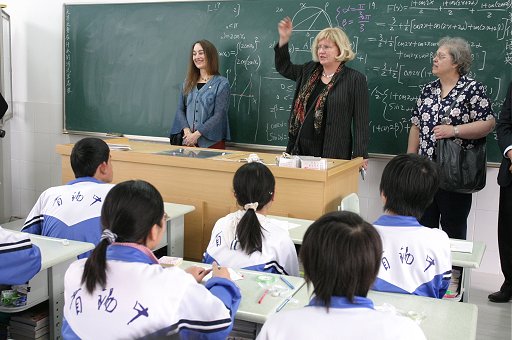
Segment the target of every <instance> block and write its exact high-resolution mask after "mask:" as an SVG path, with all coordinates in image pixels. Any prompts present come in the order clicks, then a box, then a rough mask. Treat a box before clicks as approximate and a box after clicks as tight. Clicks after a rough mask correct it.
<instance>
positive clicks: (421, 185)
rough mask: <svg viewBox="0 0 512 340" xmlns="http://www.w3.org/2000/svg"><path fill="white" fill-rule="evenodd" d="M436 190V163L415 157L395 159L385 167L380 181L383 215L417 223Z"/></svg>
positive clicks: (401, 156) (404, 155)
mask: <svg viewBox="0 0 512 340" xmlns="http://www.w3.org/2000/svg"><path fill="white" fill-rule="evenodd" d="M438 187H439V170H438V168H437V164H436V163H434V162H432V161H431V160H429V159H427V158H426V157H424V156H420V155H418V154H412V153H410V154H403V155H398V156H396V157H394V158H393V159H392V160H391V161H389V163H388V164H387V165H386V167H385V168H384V171H383V173H382V178H381V180H380V192H381V194H383V195H384V197H385V198H386V204H385V205H384V211H386V210H387V211H389V212H391V213H394V214H398V215H404V216H414V217H416V218H417V219H420V218H421V216H423V213H424V212H425V209H427V207H428V206H429V205H430V203H432V201H433V199H434V195H435V193H436V192H437V189H438Z"/></svg>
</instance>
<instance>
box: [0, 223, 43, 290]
mask: <svg viewBox="0 0 512 340" xmlns="http://www.w3.org/2000/svg"><path fill="white" fill-rule="evenodd" d="M40 269H41V251H40V250H39V247H37V246H36V245H35V244H32V242H31V241H30V238H29V237H28V235H27V234H21V233H17V232H12V231H10V230H5V229H3V228H2V227H0V285H21V284H24V283H26V282H27V281H29V280H30V279H31V278H32V277H34V275H36V274H37V273H38V272H39V270H40Z"/></svg>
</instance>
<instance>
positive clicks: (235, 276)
mask: <svg viewBox="0 0 512 340" xmlns="http://www.w3.org/2000/svg"><path fill="white" fill-rule="evenodd" d="M203 268H204V267H203ZM209 268H211V266H210V267H209ZM209 268H208V269H209ZM228 272H229V276H231V280H233V281H238V280H242V279H243V278H244V277H243V276H242V275H240V274H239V273H237V272H236V271H235V270H234V269H232V268H228ZM211 278H212V272H210V273H209V274H208V275H206V276H205V277H203V280H202V282H206V281H208V280H209V279H211Z"/></svg>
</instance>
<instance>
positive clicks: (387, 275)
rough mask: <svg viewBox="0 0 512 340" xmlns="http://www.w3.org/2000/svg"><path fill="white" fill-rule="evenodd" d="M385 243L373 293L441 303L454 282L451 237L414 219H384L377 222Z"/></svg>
mask: <svg viewBox="0 0 512 340" xmlns="http://www.w3.org/2000/svg"><path fill="white" fill-rule="evenodd" d="M374 226H375V228H376V229H377V231H378V232H379V234H380V237H381V239H382V246H383V253H382V260H381V264H380V269H379V275H378V276H377V280H376V281H375V284H374V286H373V288H372V289H374V290H380V291H383V292H392V293H406V294H414V295H421V296H429V297H435V298H439V299H441V298H442V297H443V296H444V294H445V293H446V290H447V289H448V286H449V284H450V279H451V271H452V256H451V251H450V240H449V238H448V235H446V233H445V232H444V231H442V230H440V229H431V228H427V227H424V226H422V225H421V224H419V222H418V220H417V219H416V218H415V217H412V216H392V215H383V216H381V217H380V218H379V219H378V220H377V221H375V222H374Z"/></svg>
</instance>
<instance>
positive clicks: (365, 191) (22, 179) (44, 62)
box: [0, 0, 500, 274]
mask: <svg viewBox="0 0 512 340" xmlns="http://www.w3.org/2000/svg"><path fill="white" fill-rule="evenodd" d="M66 2H67V3H75V2H76V3H85V2H91V1H83V0H80V1H71V0H68V1H66ZM96 2H100V1H96ZM110 2H129V1H110ZM138 2H148V1H141V0H139V1H138ZM3 3H5V4H6V5H7V8H6V11H7V12H8V13H9V14H10V16H11V25H12V30H11V32H12V61H13V65H12V67H13V98H14V103H13V104H14V106H13V107H14V118H13V119H11V120H9V121H8V122H7V124H6V126H5V129H6V130H7V136H6V138H4V139H3V140H2V141H0V143H1V144H2V145H1V147H2V153H1V154H0V156H2V163H1V166H2V169H3V173H4V181H3V184H4V186H3V187H4V190H5V191H6V192H7V193H6V194H5V195H4V197H5V199H6V201H5V202H3V207H4V216H0V221H2V220H5V219H8V218H9V217H10V216H18V217H26V216H27V214H28V213H29V211H30V209H31V208H32V206H33V205H34V203H35V201H36V199H37V197H38V196H39V195H40V194H41V193H42V192H43V191H44V190H45V189H46V188H48V187H50V186H54V185H59V184H60V177H61V169H60V159H59V157H58V156H57V154H56V153H55V145H57V144H61V143H73V142H75V141H77V140H78V139H79V138H80V137H79V136H70V135H64V134H62V112H63V100H62V4H63V1H60V0H45V1H40V0H24V1H19V0H11V1H3ZM276 24H277V23H276ZM276 36H277V33H276ZM386 163H387V160H385V159H371V160H370V164H369V170H368V176H367V178H366V181H362V180H361V181H360V191H359V196H360V202H361V212H362V215H363V217H364V218H366V219H367V220H368V221H370V222H371V221H373V220H375V219H376V218H377V217H378V216H379V215H380V214H381V212H382V204H381V202H380V198H379V192H378V187H379V180H380V176H381V174H382V170H383V169H384V166H385V165H386ZM114 172H115V169H114ZM0 173H1V172H0ZM496 176H497V169H496V168H489V169H488V172H487V186H486V188H485V189H484V190H482V191H481V192H479V193H477V194H474V195H473V207H472V210H471V214H470V217H469V228H468V229H469V230H468V234H469V237H470V238H471V237H472V238H474V239H475V240H479V241H483V242H485V243H486V244H487V251H486V254H485V256H484V259H483V263H482V266H481V268H480V269H479V271H481V272H486V273H493V274H498V273H500V268H499V257H498V248H497V236H496V228H497V227H496V226H497V219H498V218H497V214H498V196H499V188H498V185H497V184H496ZM0 212H1V210H0Z"/></svg>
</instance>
